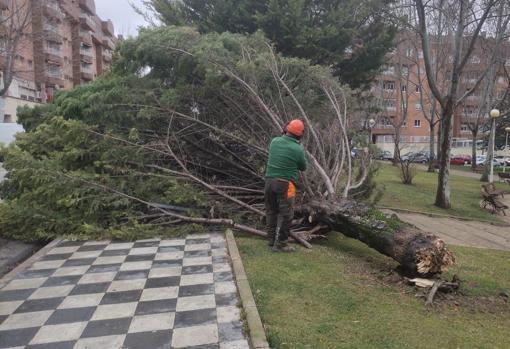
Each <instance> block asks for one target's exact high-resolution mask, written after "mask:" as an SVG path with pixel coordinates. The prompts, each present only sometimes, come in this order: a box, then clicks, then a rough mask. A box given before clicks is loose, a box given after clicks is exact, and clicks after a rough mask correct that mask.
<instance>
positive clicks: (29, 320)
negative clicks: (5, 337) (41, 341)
mask: <svg viewBox="0 0 510 349" xmlns="http://www.w3.org/2000/svg"><path fill="white" fill-rule="evenodd" d="M0 304H1V303H0ZM51 314H53V310H46V311H38V312H34V313H21V314H11V315H10V316H9V317H8V318H7V319H5V321H4V322H3V323H2V324H1V325H0V331H7V330H15V329H19V328H29V327H41V326H42V325H44V323H45V322H46V320H48V318H49V317H50V316H51Z"/></svg>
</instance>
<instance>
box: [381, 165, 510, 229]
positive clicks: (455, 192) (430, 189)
mask: <svg viewBox="0 0 510 349" xmlns="http://www.w3.org/2000/svg"><path fill="white" fill-rule="evenodd" d="M375 181H376V182H377V185H378V187H379V188H381V189H382V190H383V196H382V198H381V201H379V203H378V205H380V206H389V207H394V208H403V209H408V210H413V211H420V212H427V213H439V214H448V215H452V216H459V217H468V218H472V219H481V220H488V221H492V222H500V219H499V218H498V217H497V216H495V215H492V214H490V213H489V212H487V211H485V210H483V209H481V208H480V207H479V202H480V186H481V185H482V184H484V183H483V182H480V181H479V180H477V179H476V178H469V177H461V176H450V185H451V201H452V208H451V209H449V210H443V209H441V208H438V207H436V206H434V200H435V196H436V188H437V174H436V173H428V172H425V171H420V170H418V171H417V174H416V177H414V180H413V184H412V185H404V184H402V182H401V180H400V177H399V170H398V168H396V167H393V166H391V165H381V168H380V170H379V172H378V174H377V176H376V177H375ZM495 184H496V186H497V187H498V188H499V189H505V190H509V191H510V187H509V186H508V185H506V184H503V183H495Z"/></svg>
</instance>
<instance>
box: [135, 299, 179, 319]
mask: <svg viewBox="0 0 510 349" xmlns="http://www.w3.org/2000/svg"><path fill="white" fill-rule="evenodd" d="M176 305H177V298H172V299H161V300H156V301H146V302H140V303H138V306H137V307H136V311H135V315H148V314H159V313H168V312H175V306H176Z"/></svg>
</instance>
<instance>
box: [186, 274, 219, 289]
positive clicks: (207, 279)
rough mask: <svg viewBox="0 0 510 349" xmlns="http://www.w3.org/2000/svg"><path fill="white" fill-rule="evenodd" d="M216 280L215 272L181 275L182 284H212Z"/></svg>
mask: <svg viewBox="0 0 510 349" xmlns="http://www.w3.org/2000/svg"><path fill="white" fill-rule="evenodd" d="M213 282H214V277H213V273H206V274H191V275H181V283H180V285H181V286H190V285H200V284H212V283H213Z"/></svg>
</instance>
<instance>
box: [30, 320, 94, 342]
mask: <svg viewBox="0 0 510 349" xmlns="http://www.w3.org/2000/svg"><path fill="white" fill-rule="evenodd" d="M85 326H87V323H86V322H75V323H69V324H62V325H48V326H43V327H41V329H40V330H39V332H37V333H36V335H35V337H34V338H33V339H32V341H31V342H30V344H31V345H34V344H44V343H53V342H64V341H72V340H76V339H78V338H80V336H81V334H82V332H83V330H84V329H85Z"/></svg>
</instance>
